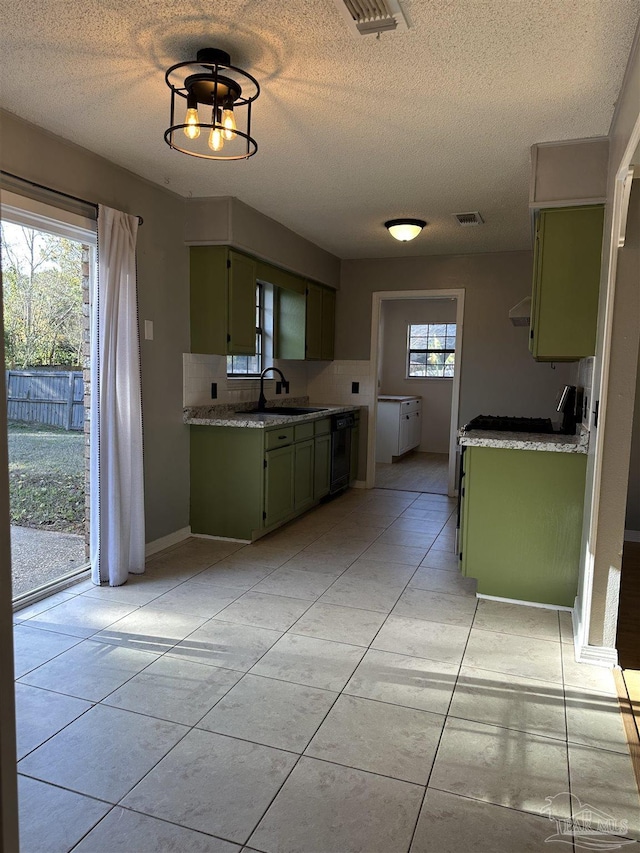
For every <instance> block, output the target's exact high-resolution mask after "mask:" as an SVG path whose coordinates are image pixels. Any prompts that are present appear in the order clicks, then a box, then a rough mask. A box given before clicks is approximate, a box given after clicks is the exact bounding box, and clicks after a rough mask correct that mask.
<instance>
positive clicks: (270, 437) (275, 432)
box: [264, 426, 293, 450]
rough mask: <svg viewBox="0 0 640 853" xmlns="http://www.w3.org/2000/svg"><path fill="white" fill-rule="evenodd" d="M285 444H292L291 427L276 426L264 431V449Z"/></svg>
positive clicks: (271, 448)
mask: <svg viewBox="0 0 640 853" xmlns="http://www.w3.org/2000/svg"><path fill="white" fill-rule="evenodd" d="M286 444H293V427H292V426H290V427H286V426H281V427H276V428H275V429H269V430H266V431H265V437H264V446H265V450H273V449H274V448H276V447H284V446H285V445H286Z"/></svg>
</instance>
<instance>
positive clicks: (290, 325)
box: [274, 287, 307, 360]
mask: <svg viewBox="0 0 640 853" xmlns="http://www.w3.org/2000/svg"><path fill="white" fill-rule="evenodd" d="M306 304H307V301H306V296H305V294H304V291H303V292H302V293H298V292H296V291H294V290H285V289H284V288H280V287H276V289H275V312H274V315H275V316H274V338H275V355H276V358H289V359H298V360H304V356H305V312H306Z"/></svg>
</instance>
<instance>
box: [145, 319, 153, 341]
mask: <svg viewBox="0 0 640 853" xmlns="http://www.w3.org/2000/svg"><path fill="white" fill-rule="evenodd" d="M144 339H145V341H152V340H153V320H145V321H144Z"/></svg>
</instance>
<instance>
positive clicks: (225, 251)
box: [190, 246, 256, 355]
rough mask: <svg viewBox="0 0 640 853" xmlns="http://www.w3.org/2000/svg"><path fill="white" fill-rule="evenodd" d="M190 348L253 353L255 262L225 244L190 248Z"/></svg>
mask: <svg viewBox="0 0 640 853" xmlns="http://www.w3.org/2000/svg"><path fill="white" fill-rule="evenodd" d="M190 279H191V352H197V353H216V354H219V355H226V354H227V353H228V354H230V355H254V354H255V351H256V350H255V348H256V263H255V261H254V260H253V258H250V257H248V256H247V255H242V254H240V253H239V252H234V251H233V250H232V249H229V248H228V247H227V246H193V247H192V248H191V252H190Z"/></svg>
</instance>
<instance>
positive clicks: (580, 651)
mask: <svg viewBox="0 0 640 853" xmlns="http://www.w3.org/2000/svg"><path fill="white" fill-rule="evenodd" d="M576 660H577V662H578V663H590V664H591V665H592V666H606V667H607V669H612V668H613V667H616V666H618V651H617V649H612V648H610V647H609V646H589V645H587V646H578V645H576Z"/></svg>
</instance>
